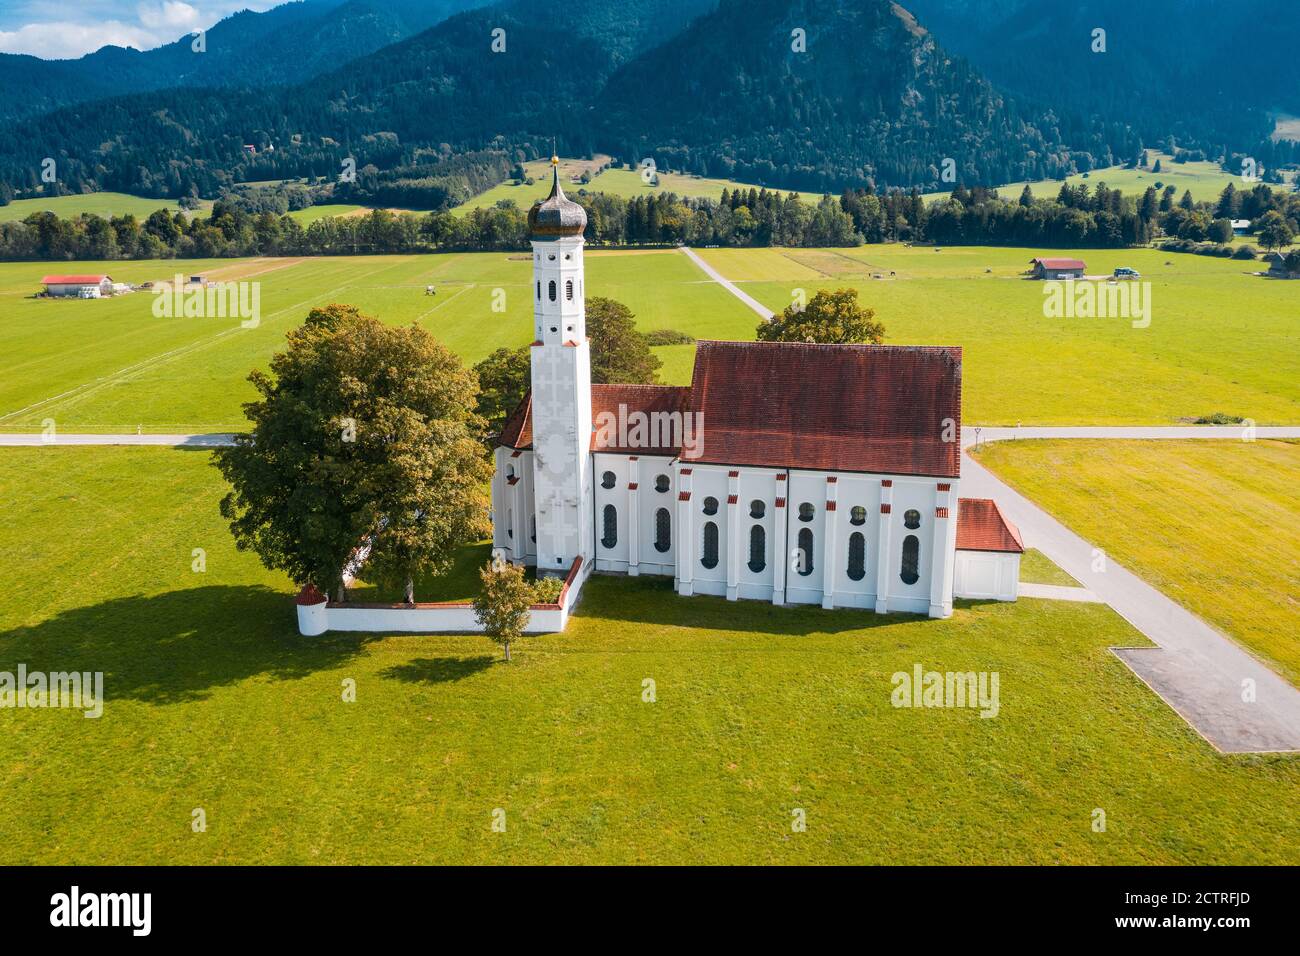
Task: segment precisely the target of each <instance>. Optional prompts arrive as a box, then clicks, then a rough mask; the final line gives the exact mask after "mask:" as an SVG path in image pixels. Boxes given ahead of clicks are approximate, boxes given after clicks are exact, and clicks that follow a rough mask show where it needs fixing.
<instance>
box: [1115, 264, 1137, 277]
mask: <svg viewBox="0 0 1300 956" xmlns="http://www.w3.org/2000/svg"><path fill="white" fill-rule="evenodd" d="M1115 278H1116V279H1141V278H1142V273H1140V272H1138V271H1137V270H1136V269H1128V268H1125V267H1124V266H1120V267H1119V268H1118V269H1116V270H1115Z"/></svg>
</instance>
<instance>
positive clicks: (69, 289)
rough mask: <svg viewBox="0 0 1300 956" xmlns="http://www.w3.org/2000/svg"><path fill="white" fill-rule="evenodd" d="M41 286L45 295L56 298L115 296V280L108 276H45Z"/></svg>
mask: <svg viewBox="0 0 1300 956" xmlns="http://www.w3.org/2000/svg"><path fill="white" fill-rule="evenodd" d="M41 284H42V285H43V286H45V294H46V295H49V296H54V297H56V298H65V297H68V296H72V297H73V298H82V299H87V298H93V299H97V298H99V297H100V296H107V295H112V294H113V279H112V277H111V276H106V275H53V276H44V277H43V278H42V279H41Z"/></svg>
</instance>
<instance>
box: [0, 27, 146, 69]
mask: <svg viewBox="0 0 1300 956" xmlns="http://www.w3.org/2000/svg"><path fill="white" fill-rule="evenodd" d="M160 42H164V41H160V40H159V39H158V38H157V37H156V35H155V34H153V33H152V32H150V31H148V30H144V29H142V28H140V27H138V26H134V25H132V24H129V23H123V22H121V21H120V20H105V21H102V22H100V23H67V22H62V21H54V22H50V23H29V24H27V25H26V26H22V27H19V28H18V29H17V30H0V53H30V54H32V55H33V56H39V57H41V58H43V59H46V60H64V59H72V58H74V57H79V56H81V55H82V54H83V53H90V52H91V51H92V50H98V49H99V48H100V47H101V46H133V47H135V48H136V49H137V50H148V49H149V48H150V47H155V46H157V45H158V44H159V43H160Z"/></svg>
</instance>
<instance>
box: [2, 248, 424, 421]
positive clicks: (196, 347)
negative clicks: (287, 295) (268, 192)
mask: <svg viewBox="0 0 1300 956" xmlns="http://www.w3.org/2000/svg"><path fill="white" fill-rule="evenodd" d="M412 258H413V257H412V256H405V257H403V258H402V259H400V260H398V261H397V262H390V263H389V264H388V265H386V266H385V267H384V268H382V269H378V270H376V271H375V272H371V273H368V274H367V276H366V278H369V277H371V276H374V275H378V274H379V273H382V272H387V271H388V270H390V269H395V268H397V267H399V266H402V265H406V264H407V263H408V262H409V261H410V260H411V259H412ZM355 285H357V281H356V280H352V281H348V282H344V283H341V284H340V285H338V286H335V287H334V288H332V289H328V290H326V291H325V292H320V293H317V294H316V295H314V296H310V297H308V298H306V299H303V300H301V301H299V302H295V303H294V304H293V305H289V306H285V307H284V308H282V309H277V310H276V311H275V312H272V313H271V314H270V315H268V316H266V317H264V318H263V319H262V320H261V321H260V322H259V324H258V326H257V328H256V329H245V328H242V327H241V326H234V327H232V328H229V329H224V330H223V331H221V332H218V333H216V334H215V335H213V336H211V337H209V338H205V339H199V340H197V341H195V342H190V343H188V344H186V345H183V346H180V347H179V348H175V349H171V350H169V351H167V352H162V353H160V354H158V355H155V356H151V357H149V358H147V359H143V360H141V361H139V362H135V363H132V364H131V365H128V366H125V367H124V368H121V369H118V370H117V371H116V372H112V373H110V374H108V375H103V376H100V377H99V378H96V379H93V380H91V381H89V382H84V383H82V384H81V385H77V386H75V387H73V388H70V389H67V390H66V391H64V392H61V393H59V394H58V395H52V396H50V397H49V398H44V399H41V400H40V401H38V402H33V403H32V404H30V405H27V406H26V407H24V408H20V409H16V410H15V411H12V412H8V413H6V414H4V415H0V424H2V423H4V422H7V421H9V420H10V419H13V418H16V417H18V416H20V415H23V414H25V413H28V412H32V411H35V410H37V409H41V408H44V409H46V410H47V411H51V410H53V409H56V408H59V407H60V406H61V405H64V404H66V403H68V402H71V401H73V400H76V399H81V398H85V397H87V396H89V395H93V394H95V393H96V392H98V391H100V390H101V389H103V388H107V387H108V386H110V385H116V384H119V383H121V382H126V381H130V380H131V379H132V378H135V377H138V376H139V375H141V374H143V373H145V372H148V371H150V370H152V369H155V368H158V367H159V366H161V365H164V364H166V363H168V362H171V361H174V360H175V359H178V358H181V357H182V356H186V355H190V354H192V353H194V352H198V351H200V350H202V349H205V348H209V347H211V346H213V345H217V344H219V343H220V342H222V341H223V340H224V339H226V338H227V337H228V336H230V335H233V334H235V333H237V332H254V331H258V330H260V329H261V328H262V327H263V326H264V325H267V324H269V323H271V322H272V321H274V320H275V319H277V318H278V317H280V316H283V315H285V314H287V313H289V312H293V311H294V310H296V309H300V308H302V307H304V306H306V305H308V304H310V303H313V302H316V301H317V300H319V299H324V298H328V297H330V296H332V295H335V294H337V293H339V292H341V291H343V290H344V289H348V288H351V287H353V286H355Z"/></svg>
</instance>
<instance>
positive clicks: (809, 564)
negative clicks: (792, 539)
mask: <svg viewBox="0 0 1300 956" xmlns="http://www.w3.org/2000/svg"><path fill="white" fill-rule="evenodd" d="M797 551H798V554H797V555H796V561H795V570H796V571H798V572H799V575H800V576H801V577H805V578H806V577H808V575H810V574H812V573H813V533H812V528H801V529H799V547H798V548H797Z"/></svg>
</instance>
